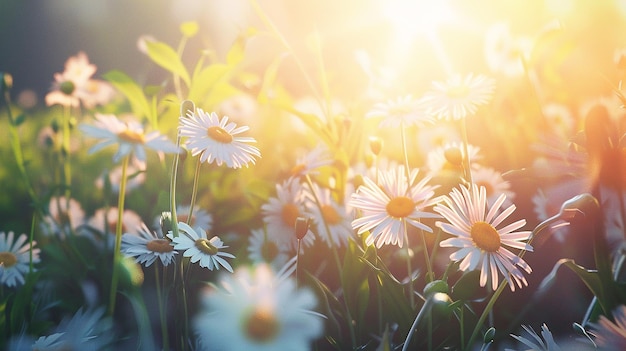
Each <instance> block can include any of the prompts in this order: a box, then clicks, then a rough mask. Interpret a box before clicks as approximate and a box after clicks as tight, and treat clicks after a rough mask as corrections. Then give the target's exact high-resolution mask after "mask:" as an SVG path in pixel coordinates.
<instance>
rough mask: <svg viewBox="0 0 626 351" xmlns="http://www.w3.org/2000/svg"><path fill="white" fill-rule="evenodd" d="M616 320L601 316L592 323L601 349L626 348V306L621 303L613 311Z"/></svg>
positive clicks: (617, 349) (615, 350)
mask: <svg viewBox="0 0 626 351" xmlns="http://www.w3.org/2000/svg"><path fill="white" fill-rule="evenodd" d="M613 319H614V322H613V321H611V320H610V319H608V318H607V317H606V316H600V318H599V319H598V322H597V323H593V324H592V328H593V331H592V333H591V334H592V335H593V336H595V339H594V341H595V343H596V344H597V345H598V349H599V350H607V351H623V350H626V306H624V305H620V306H618V307H617V308H616V309H615V310H614V311H613Z"/></svg>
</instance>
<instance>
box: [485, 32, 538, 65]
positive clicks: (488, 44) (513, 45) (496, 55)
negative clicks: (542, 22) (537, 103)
mask: <svg viewBox="0 0 626 351" xmlns="http://www.w3.org/2000/svg"><path fill="white" fill-rule="evenodd" d="M532 47H533V43H532V40H531V39H530V38H528V37H523V36H513V35H512V34H511V30H510V27H509V24H508V23H506V22H500V23H496V24H494V25H493V26H491V28H489V29H488V30H487V33H486V34H485V46H484V52H485V59H486V61H487V65H488V66H489V68H490V69H491V71H492V72H500V73H502V74H504V75H505V76H507V77H519V76H521V75H523V74H524V64H523V60H524V59H525V58H527V57H528V56H529V54H530V51H531V50H532Z"/></svg>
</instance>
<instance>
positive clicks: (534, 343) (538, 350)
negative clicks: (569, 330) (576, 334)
mask: <svg viewBox="0 0 626 351" xmlns="http://www.w3.org/2000/svg"><path fill="white" fill-rule="evenodd" d="M522 328H524V330H525V331H526V333H528V335H529V336H530V337H531V338H532V339H529V338H525V337H523V336H521V335H513V334H511V337H513V339H515V340H517V341H519V342H520V343H522V344H524V346H525V347H529V349H528V350H529V351H530V350H532V351H561V348H560V347H559V345H557V343H556V342H555V341H554V337H553V336H552V333H551V332H550V330H549V329H548V326H547V325H545V324H542V325H541V337H540V336H539V335H537V333H536V332H535V330H534V329H533V328H532V327H529V326H525V325H522ZM542 337H543V339H542ZM507 350H508V349H507Z"/></svg>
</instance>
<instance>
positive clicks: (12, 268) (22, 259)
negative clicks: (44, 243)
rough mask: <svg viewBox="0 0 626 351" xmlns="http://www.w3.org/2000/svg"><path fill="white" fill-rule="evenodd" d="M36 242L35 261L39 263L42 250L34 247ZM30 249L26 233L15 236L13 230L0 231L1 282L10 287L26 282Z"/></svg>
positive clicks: (33, 250) (33, 251) (33, 249)
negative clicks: (7, 231)
mask: <svg viewBox="0 0 626 351" xmlns="http://www.w3.org/2000/svg"><path fill="white" fill-rule="evenodd" d="M14 239H16V240H14ZM35 244H36V242H35V241H33V242H32V245H33V248H32V254H33V263H39V251H40V250H39V249H38V248H34V246H35ZM30 251H31V244H30V243H28V237H27V236H26V234H22V235H20V236H18V237H17V238H15V235H14V234H13V232H9V233H8V234H6V233H5V232H0V284H3V285H6V286H8V287H12V286H17V285H18V284H24V275H25V274H26V273H28V270H29V268H30Z"/></svg>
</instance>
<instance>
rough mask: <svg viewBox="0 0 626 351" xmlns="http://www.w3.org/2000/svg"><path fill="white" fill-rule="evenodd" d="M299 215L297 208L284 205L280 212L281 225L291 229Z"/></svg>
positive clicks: (291, 205)
mask: <svg viewBox="0 0 626 351" xmlns="http://www.w3.org/2000/svg"><path fill="white" fill-rule="evenodd" d="M299 215H300V210H299V209H298V206H296V205H294V204H285V205H284V206H283V209H282V211H281V217H282V219H283V223H285V224H286V225H288V226H290V227H293V226H295V225H296V219H297V218H298V216H299Z"/></svg>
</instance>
